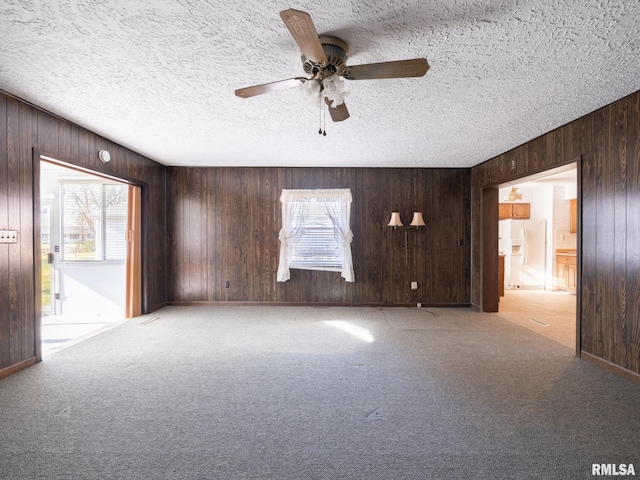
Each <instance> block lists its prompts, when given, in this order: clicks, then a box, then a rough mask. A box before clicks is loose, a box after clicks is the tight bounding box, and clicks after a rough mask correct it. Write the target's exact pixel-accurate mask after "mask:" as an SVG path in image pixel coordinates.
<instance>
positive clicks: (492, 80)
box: [0, 0, 640, 167]
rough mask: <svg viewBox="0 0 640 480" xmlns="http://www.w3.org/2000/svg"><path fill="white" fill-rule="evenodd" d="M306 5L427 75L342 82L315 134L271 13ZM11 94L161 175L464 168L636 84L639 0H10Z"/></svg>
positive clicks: (321, 25) (370, 57) (327, 25)
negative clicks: (332, 116) (185, 170)
mask: <svg viewBox="0 0 640 480" xmlns="http://www.w3.org/2000/svg"><path fill="white" fill-rule="evenodd" d="M287 8H296V9H298V10H303V11H306V12H308V13H309V14H310V15H311V16H312V18H313V20H314V23H315V25H316V28H317V30H318V32H319V33H329V34H332V35H336V36H339V37H341V38H342V39H343V40H345V41H346V42H347V44H348V46H349V60H348V62H347V63H348V64H349V65H357V64H363V63H370V62H381V61H390V60H400V59H405V58H416V57H426V58H427V59H428V61H429V63H430V65H431V69H430V70H429V72H428V73H427V74H426V76H424V77H422V78H414V79H398V80H362V81H347V82H346V86H347V90H348V91H349V92H350V94H349V97H348V99H347V105H348V108H349V111H350V113H351V118H349V119H348V120H346V121H344V122H341V123H332V122H330V120H329V116H328V115H327V125H326V131H327V136H326V137H323V136H321V135H318V127H319V112H318V110H317V109H315V108H313V107H311V106H310V105H308V104H307V103H306V102H305V101H304V100H303V99H302V97H301V95H300V93H299V92H298V90H297V89H296V88H293V89H290V90H285V91H280V92H272V93H268V94H265V95H261V96H258V97H253V98H249V99H241V98H238V97H236V96H235V95H234V90H235V89H236V88H240V87H246V86H251V85H255V84H260V83H266V82H271V81H275V80H280V79H285V78H290V77H296V76H303V75H304V72H303V71H302V64H301V62H300V54H299V50H298V47H297V45H296V44H295V42H294V40H293V38H292V37H291V36H290V34H289V32H288V30H287V28H286V27H285V26H284V24H283V23H282V20H281V19H280V17H279V15H278V13H279V12H280V11H281V10H284V9H287ZM0 11H1V12H2V13H1V15H0V38H1V41H0V89H2V90H4V91H6V92H8V93H10V94H12V95H15V96H17V97H19V98H22V99H24V100H27V101H29V102H31V103H33V104H35V105H38V106H40V107H42V108H44V109H46V110H48V111H50V112H53V113H55V114H57V115H60V116H61V117H64V118H66V119H68V120H70V121H72V122H74V123H77V124H78V125H81V126H84V127H86V128H88V129H90V130H93V131H94V132H97V133H99V134H102V135H104V136H105V137H107V138H109V139H110V140H112V141H114V142H117V143H120V144H122V145H124V146H126V147H128V148H130V149H132V150H135V151H137V152H139V153H141V154H144V155H146V156H148V157H150V158H152V159H154V160H156V161H158V162H160V163H162V164H165V165H187V166H354V167H392V166H393V167H468V166H473V165H476V164H478V163H480V162H482V161H484V160H487V159H488V158H491V157H492V156H495V155H497V154H500V153H502V152H504V151H507V150H509V149H511V148H513V147H515V146H517V145H520V144H522V143H524V142H526V141H528V140H530V139H532V138H535V137H537V136H539V135H541V134H543V133H545V132H547V131H549V130H552V129H554V128H556V127H558V126H560V125H562V124H565V123H567V122H569V121H571V120H574V119H576V118H578V117H580V116H582V115H585V114H587V113H589V112H591V111H593V110H595V109H597V108H599V107H601V106H604V105H607V104H609V103H611V102H613V101H615V100H617V99H619V98H622V97H624V96H626V95H628V94H631V93H633V92H635V91H637V90H639V89H640V75H639V72H640V41H639V40H638V39H639V38H640V2H639V1H637V0H626V1H620V0H572V1H566V0H522V1H520V0H485V1H473V0H432V1H417V0H413V1H400V0H380V1H378V0H355V1H346V0H343V1H329V0H316V1H304V0H299V1H298V2H297V3H294V4H292V3H290V2H284V1H272V2H264V1H258V0H237V1H225V0H222V1H215V0H207V1H203V0H163V1H162V2H158V1H157V0H137V1H124V0H111V1H99V0H86V1H76V0H61V1H55V0H46V1H44V0H43V1H38V0H0Z"/></svg>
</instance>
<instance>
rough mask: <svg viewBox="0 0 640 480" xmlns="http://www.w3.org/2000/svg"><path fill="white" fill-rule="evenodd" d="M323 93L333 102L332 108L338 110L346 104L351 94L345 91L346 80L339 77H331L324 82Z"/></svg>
mask: <svg viewBox="0 0 640 480" xmlns="http://www.w3.org/2000/svg"><path fill="white" fill-rule="evenodd" d="M322 87H323V89H322V93H323V94H324V96H325V97H327V99H328V100H330V101H331V102H332V104H331V107H332V108H336V107H337V106H338V105H342V104H343V103H344V99H345V98H347V97H348V96H349V92H347V91H345V90H344V80H343V79H342V78H340V77H339V76H338V75H330V76H329V77H326V78H324V79H323V80H322Z"/></svg>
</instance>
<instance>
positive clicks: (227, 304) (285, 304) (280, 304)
mask: <svg viewBox="0 0 640 480" xmlns="http://www.w3.org/2000/svg"><path fill="white" fill-rule="evenodd" d="M198 305H199V306H205V305H212V306H214V305H215V306H223V307H231V306H238V307H240V306H262V307H378V308H379V307H404V308H411V307H413V308H419V307H417V304H416V303H383V302H380V303H374V302H365V303H340V302H205V301H172V302H165V303H164V304H163V306H172V307H188V306H198ZM427 307H433V308H469V307H471V304H469V303H422V304H421V307H420V308H427Z"/></svg>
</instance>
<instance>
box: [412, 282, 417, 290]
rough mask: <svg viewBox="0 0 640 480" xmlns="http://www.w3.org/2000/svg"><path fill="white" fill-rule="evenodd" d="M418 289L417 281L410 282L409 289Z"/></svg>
mask: <svg viewBox="0 0 640 480" xmlns="http://www.w3.org/2000/svg"><path fill="white" fill-rule="evenodd" d="M417 289H418V282H411V290H417Z"/></svg>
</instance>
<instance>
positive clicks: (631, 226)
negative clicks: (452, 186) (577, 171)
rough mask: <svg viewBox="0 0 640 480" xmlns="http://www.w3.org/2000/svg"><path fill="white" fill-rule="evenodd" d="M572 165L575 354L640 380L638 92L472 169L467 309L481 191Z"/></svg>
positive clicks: (475, 284)
mask: <svg viewBox="0 0 640 480" xmlns="http://www.w3.org/2000/svg"><path fill="white" fill-rule="evenodd" d="M576 158H581V159H582V160H581V165H582V168H581V171H582V174H581V178H580V179H579V181H580V183H581V206H582V208H581V222H580V228H581V238H582V244H581V246H580V247H581V250H582V264H581V266H580V271H581V276H580V280H579V293H580V296H579V298H580V305H579V306H578V308H579V315H580V317H581V331H580V343H581V348H582V351H583V352H586V353H587V354H588V355H592V356H595V357H598V358H600V359H603V360H605V361H606V362H610V363H611V364H613V365H617V366H619V367H622V368H623V369H626V370H628V371H630V372H633V373H640V92H637V93H635V94H633V95H631V96H629V97H626V98H624V99H622V100H620V101H618V102H616V103H614V104H612V105H609V106H607V107H604V108H601V109H599V110H597V111H595V112H593V113H591V114H589V115H586V116H585V117H582V118H580V119H578V120H575V121H573V122H571V123H569V124H567V125H564V126H563V127H560V128H558V129H556V130H554V131H552V132H549V133H547V134H545V135H543V136H541V137H539V138H536V139H535V140H532V141H530V142H528V143H526V144H524V145H522V146H520V147H518V148H515V149H513V150H511V151H509V152H506V153H504V154H503V155H500V156H498V157H495V158H493V159H491V160H489V161H487V162H484V163H482V164H480V165H478V166H476V167H474V168H473V169H472V202H471V204H472V219H473V220H472V231H473V238H474V242H473V248H472V296H471V298H472V302H473V304H474V305H478V306H480V305H481V299H482V261H481V245H480V242H479V241H477V240H478V239H479V238H480V236H481V235H480V232H481V231H482V228H483V225H482V221H481V211H482V205H481V198H482V190H483V189H484V188H485V187H486V186H491V185H497V184H500V183H504V182H508V181H510V180H512V179H515V178H519V177H522V176H525V175H529V174H534V173H537V172H541V171H543V170H546V169H549V168H552V167H555V166H558V165H561V164H564V163H567V162H569V161H571V160H574V159H576ZM512 160H513V161H515V169H514V170H511V161H512Z"/></svg>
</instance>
